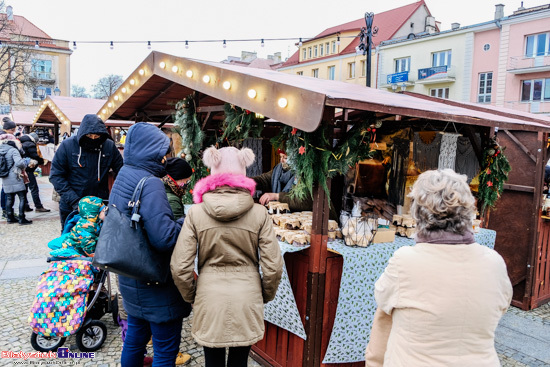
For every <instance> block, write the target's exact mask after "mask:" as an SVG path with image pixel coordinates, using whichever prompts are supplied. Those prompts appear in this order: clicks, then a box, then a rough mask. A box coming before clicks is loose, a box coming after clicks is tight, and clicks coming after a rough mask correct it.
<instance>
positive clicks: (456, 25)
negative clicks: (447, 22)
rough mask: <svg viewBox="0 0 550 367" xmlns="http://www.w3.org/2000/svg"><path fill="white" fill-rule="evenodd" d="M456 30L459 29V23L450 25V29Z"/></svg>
mask: <svg viewBox="0 0 550 367" xmlns="http://www.w3.org/2000/svg"><path fill="white" fill-rule="evenodd" d="M458 28H460V23H451V29H452V30H453V31H456V30H457V29H458Z"/></svg>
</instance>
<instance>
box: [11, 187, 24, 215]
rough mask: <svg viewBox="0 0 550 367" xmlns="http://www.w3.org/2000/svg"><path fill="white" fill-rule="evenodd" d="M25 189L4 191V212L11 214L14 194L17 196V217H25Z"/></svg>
mask: <svg viewBox="0 0 550 367" xmlns="http://www.w3.org/2000/svg"><path fill="white" fill-rule="evenodd" d="M25 194H26V192H25V191H18V192H13V193H11V194H8V193H6V213H7V214H8V215H13V204H15V195H17V196H18V197H19V218H24V217H25Z"/></svg>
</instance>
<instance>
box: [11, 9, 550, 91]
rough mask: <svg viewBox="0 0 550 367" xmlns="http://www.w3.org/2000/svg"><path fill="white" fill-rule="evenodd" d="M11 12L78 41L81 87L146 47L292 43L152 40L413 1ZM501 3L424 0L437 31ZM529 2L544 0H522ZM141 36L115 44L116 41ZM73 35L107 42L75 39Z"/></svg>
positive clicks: (225, 34) (268, 47)
mask: <svg viewBox="0 0 550 367" xmlns="http://www.w3.org/2000/svg"><path fill="white" fill-rule="evenodd" d="M4 1H5V5H6V6H7V5H11V6H12V7H13V9H14V14H15V15H22V16H24V17H26V18H27V19H28V20H29V21H31V22H33V23H34V24H35V25H36V26H38V27H39V28H41V29H42V30H43V31H45V32H46V33H47V34H48V35H49V36H50V37H52V38H56V39H62V40H69V41H71V44H72V41H77V49H76V50H75V51H74V52H73V54H72V56H71V84H73V85H74V84H77V85H80V86H84V87H86V89H87V91H88V93H90V89H91V85H92V84H95V83H96V82H97V81H98V80H99V79H100V78H102V77H104V76H106V75H108V74H118V75H122V77H123V78H124V79H126V78H127V76H128V75H129V74H130V73H131V72H132V71H133V70H134V69H135V68H136V67H137V66H138V65H139V63H141V61H143V59H144V58H145V57H146V56H147V55H148V54H149V53H150V52H151V50H148V49H147V46H146V41H148V40H150V41H153V43H152V50H158V51H162V52H166V53H169V54H174V55H178V56H183V57H191V58H197V59H203V60H211V61H221V60H223V59H226V58H227V56H240V54H241V50H246V51H256V52H258V56H259V57H266V56H267V55H268V54H273V53H274V52H277V51H280V52H281V53H282V56H283V59H284V58H286V57H289V56H290V55H292V53H294V52H295V50H296V46H294V43H295V42H289V41H285V42H266V44H265V47H264V48H262V47H260V44H259V43H234V44H231V43H228V45H227V48H223V47H222V45H221V43H201V44H196V43H193V44H190V47H189V49H185V47H184V45H183V43H182V44H155V43H154V41H155V40H159V41H160V40H162V41H167V40H173V41H185V40H205V39H239V38H285V37H286V38H292V37H303V38H308V37H313V36H315V35H316V34H318V33H320V32H321V31H323V30H324V29H326V28H328V27H332V26H334V25H338V24H342V23H346V22H349V21H352V20H356V19H359V18H362V17H363V16H364V14H365V12H367V11H369V12H374V13H375V18H376V13H380V12H383V11H386V10H390V9H393V8H396V7H399V6H403V5H407V4H410V3H413V2H415V0H387V1H379V0H344V1H334V0H333V1H328V0H275V1H265V0H231V1H229V0H202V1H201V0H199V1H196V0H194V1H193V0H156V1H149V0H110V1H106V0H93V1H85V0H4ZM499 3H501V4H504V5H505V7H504V15H510V14H512V12H513V11H514V10H516V9H517V8H518V7H519V6H520V4H521V0H493V1H491V0H458V1H455V0H426V4H427V6H428V8H429V9H430V12H431V13H432V15H433V16H434V17H435V19H436V21H440V22H441V29H442V30H447V29H450V27H451V23H453V22H457V23H460V24H461V26H466V25H472V24H476V23H482V22H485V21H489V20H492V19H493V18H494V11H495V4H499ZM523 3H524V4H523V6H524V7H526V8H528V7H533V6H537V5H543V4H548V3H550V0H524V1H523ZM134 40H135V41H144V43H143V44H129V45H124V44H118V45H117V43H116V42H117V41H134ZM78 41H106V42H108V41H114V42H115V47H114V49H113V50H110V49H109V45H108V44H107V43H106V44H96V45H94V44H78Z"/></svg>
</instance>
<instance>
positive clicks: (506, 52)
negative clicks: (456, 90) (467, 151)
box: [470, 5, 550, 115]
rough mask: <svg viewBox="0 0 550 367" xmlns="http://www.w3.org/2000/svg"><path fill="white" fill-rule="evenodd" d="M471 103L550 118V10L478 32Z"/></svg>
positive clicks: (517, 15)
mask: <svg viewBox="0 0 550 367" xmlns="http://www.w3.org/2000/svg"><path fill="white" fill-rule="evenodd" d="M470 100H471V101H472V102H477V103H489V104H492V105H495V106H499V107H504V108H510V109H515V110H520V111H525V112H531V113H540V114H546V115H550V5H544V6H540V7H535V8H530V9H521V10H518V11H515V12H514V14H512V15H511V16H508V17H502V18H500V19H497V20H496V22H495V28H494V29H490V30H484V31H481V32H476V33H475V35H474V52H473V63H472V85H471V93H470Z"/></svg>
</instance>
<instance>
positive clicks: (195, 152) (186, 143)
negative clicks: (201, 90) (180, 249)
mask: <svg viewBox="0 0 550 367" xmlns="http://www.w3.org/2000/svg"><path fill="white" fill-rule="evenodd" d="M174 125H175V126H176V131H177V132H178V133H179V134H180V135H181V141H182V147H181V150H180V151H179V152H176V156H178V157H182V158H184V159H185V160H186V161H187V162H188V163H189V165H190V166H191V169H192V170H193V175H192V176H191V179H190V180H189V185H188V186H187V192H186V193H185V195H184V196H183V199H182V200H183V203H184V204H192V203H193V188H194V187H195V184H196V183H197V181H198V180H200V179H201V178H203V177H206V176H207V175H208V171H209V170H208V169H207V168H206V166H205V165H204V163H203V162H202V159H201V157H200V152H201V149H202V143H203V140H204V133H203V131H202V130H201V126H200V123H199V119H198V117H197V113H196V106H195V100H194V98H193V94H190V95H189V96H187V97H185V98H184V99H182V100H181V101H179V102H178V103H176V114H175V116H174Z"/></svg>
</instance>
